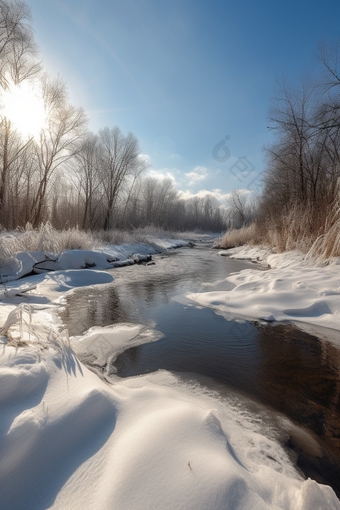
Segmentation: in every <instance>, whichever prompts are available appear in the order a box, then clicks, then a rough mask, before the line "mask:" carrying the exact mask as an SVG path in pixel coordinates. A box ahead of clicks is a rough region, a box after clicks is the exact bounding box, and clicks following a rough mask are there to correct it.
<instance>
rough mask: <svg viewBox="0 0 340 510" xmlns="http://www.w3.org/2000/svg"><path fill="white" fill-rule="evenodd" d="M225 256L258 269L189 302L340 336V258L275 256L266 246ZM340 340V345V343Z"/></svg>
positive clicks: (237, 275) (223, 253)
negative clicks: (321, 259)
mask: <svg viewBox="0 0 340 510" xmlns="http://www.w3.org/2000/svg"><path fill="white" fill-rule="evenodd" d="M219 254H220V255H221V256H227V257H230V258H232V259H238V260H247V261H250V262H253V263H255V264H260V265H261V266H262V267H263V269H268V270H267V271H258V270H253V269H246V270H243V271H241V272H240V273H235V274H233V275H230V276H228V277H227V278H226V280H227V281H228V282H230V283H232V284H233V285H234V286H235V287H234V288H233V289H232V290H229V289H228V290H225V291H224V290H222V291H215V292H204V293H189V294H187V297H189V298H190V299H192V300H193V301H196V302H197V303H199V304H200V305H201V306H208V307H211V308H213V309H214V310H216V311H218V312H219V313H232V314H236V315H239V316H243V317H247V318H256V319H262V320H265V321H269V322H275V321H276V322H281V321H290V322H297V323H305V324H312V325H315V326H321V327H325V328H331V329H334V330H337V331H340V273H339V264H340V258H334V259H331V260H330V261H328V264H327V265H325V264H323V263H320V262H316V261H315V260H313V259H306V257H305V256H304V255H303V254H302V253H301V252H298V251H292V252H284V253H277V254H273V253H271V252H269V251H268V250H267V249H265V248H263V247H254V246H242V247H238V248H233V249H230V250H222V251H220V252H219ZM339 341H340V340H339Z"/></svg>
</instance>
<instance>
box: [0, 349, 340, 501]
mask: <svg viewBox="0 0 340 510" xmlns="http://www.w3.org/2000/svg"><path fill="white" fill-rule="evenodd" d="M0 400H1V407H2V413H1V417H0V432H1V436H0V438H1V446H2V455H1V458H0V474H1V478H0V494H1V496H0V498H1V506H2V508H11V510H17V509H18V510H19V509H20V510H21V509H22V508H25V510H26V509H27V510H30V509H34V510H36V509H39V508H53V509H63V510H67V509H72V510H77V509H83V508H86V509H116V508H119V509H120V510H128V509H131V508H133V509H136V510H139V509H140V510H146V509H154V508H162V509H164V510H167V509H169V510H170V509H171V510H172V509H174V508H186V509H187V510H190V509H195V510H200V509H202V510H203V509H204V510H206V509H207V508H209V509H212V510H215V509H216V510H217V509H218V510H219V509H221V510H222V509H223V510H225V509H226V508H229V509H236V508H237V509H240V510H242V509H247V510H248V509H249V508H252V509H253V508H256V509H258V510H259V509H286V510H288V509H291V510H293V509H294V510H303V509H308V510H316V509H320V508H327V509H330V510H332V509H334V510H335V509H337V510H338V509H339V508H340V505H339V501H338V500H337V498H336V497H335V495H334V492H333V491H332V489H330V488H329V487H327V486H322V485H318V484H317V483H316V482H312V481H310V480H308V481H303V480H302V479H301V478H300V477H299V475H298V474H297V473H296V472H295V470H294V468H293V467H292V466H291V464H290V462H289V459H288V458H287V455H286V453H285V452H284V451H283V450H282V448H281V447H280V446H279V445H278V443H277V442H276V441H274V440H273V439H270V437H268V435H267V434H266V431H265V430H263V428H262V427H261V424H260V423H258V424H256V423H253V422H252V420H251V417H250V416H247V415H246V413H245V412H244V410H243V409H242V408H237V406H235V405H233V404H232V403H229V402H222V401H219V400H218V399H216V398H213V397H212V396H210V395H204V394H203V392H202V391H200V390H199V389H197V390H196V391H195V390H194V389H193V388H189V387H186V386H185V385H183V384H182V385H180V383H179V381H178V380H177V378H176V377H175V376H172V375H170V374H168V373H166V372H158V373H156V374H153V375H150V376H143V377H137V378H131V379H128V380H120V379H117V380H116V381H115V382H114V384H112V385H108V384H105V383H104V382H103V381H101V380H100V379H99V378H98V377H97V376H96V375H95V374H94V373H92V372H90V371H89V370H88V369H87V368H86V367H84V366H83V365H81V363H80V362H79V361H78V360H77V358H76V357H75V356H74V354H73V352H72V350H71V349H70V348H69V347H64V348H60V349H55V348H53V347H52V346H50V348H49V349H45V350H44V351H39V350H36V349H34V348H33V347H32V346H29V347H25V348H20V349H16V348H14V347H11V346H5V347H4V349H3V353H2V357H1V365H0ZM269 456H270V458H269Z"/></svg>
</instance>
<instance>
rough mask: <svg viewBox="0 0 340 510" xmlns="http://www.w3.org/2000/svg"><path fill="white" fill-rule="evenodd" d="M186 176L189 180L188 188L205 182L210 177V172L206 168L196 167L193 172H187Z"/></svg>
mask: <svg viewBox="0 0 340 510" xmlns="http://www.w3.org/2000/svg"><path fill="white" fill-rule="evenodd" d="M184 175H185V178H186V180H188V181H189V182H188V186H193V185H194V184H196V183H197V182H200V181H203V180H204V179H206V178H207V177H208V175H209V170H208V169H207V168H205V167H204V166H196V167H195V168H194V169H193V171H192V172H187V173H186V174H184Z"/></svg>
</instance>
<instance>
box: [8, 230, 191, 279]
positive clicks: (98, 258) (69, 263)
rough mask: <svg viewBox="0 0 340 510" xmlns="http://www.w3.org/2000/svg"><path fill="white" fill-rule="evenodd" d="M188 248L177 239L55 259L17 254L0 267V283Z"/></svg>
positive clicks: (42, 254)
mask: <svg viewBox="0 0 340 510" xmlns="http://www.w3.org/2000/svg"><path fill="white" fill-rule="evenodd" d="M189 244H190V242H189V241H184V240H179V239H153V240H152V244H141V243H139V244H138V243H135V244H122V245H111V246H105V248H103V249H101V250H65V251H64V252H63V253H62V254H61V255H60V256H59V257H56V256H55V255H54V254H51V253H45V252H42V251H32V252H21V253H17V254H16V255H15V257H14V258H13V259H12V260H10V261H8V263H7V264H6V265H4V266H0V280H1V282H2V283H6V282H9V281H13V280H17V279H19V278H22V277H23V276H25V275H28V274H30V273H31V272H32V271H33V272H36V273H41V272H46V271H48V270H53V271H58V270H66V269H86V268H91V267H97V268H98V269H109V268H113V267H120V266H126V265H130V264H135V263H138V262H141V261H143V260H146V259H147V257H149V256H150V255H155V254H157V253H161V252H163V251H165V250H169V249H174V248H180V247H182V246H188V245H189Z"/></svg>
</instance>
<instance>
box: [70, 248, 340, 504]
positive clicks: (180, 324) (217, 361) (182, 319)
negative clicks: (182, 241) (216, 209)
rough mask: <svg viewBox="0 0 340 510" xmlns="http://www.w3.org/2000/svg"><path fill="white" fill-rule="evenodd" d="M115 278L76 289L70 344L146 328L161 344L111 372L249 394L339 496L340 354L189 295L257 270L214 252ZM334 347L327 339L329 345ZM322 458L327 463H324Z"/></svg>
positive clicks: (178, 257)
mask: <svg viewBox="0 0 340 510" xmlns="http://www.w3.org/2000/svg"><path fill="white" fill-rule="evenodd" d="M154 260H155V265H152V266H145V265H134V266H129V267H125V268H120V269H115V270H113V275H114V278H115V280H114V282H113V283H112V284H109V285H105V286H98V287H95V286H94V287H91V288H90V290H89V288H84V289H77V291H76V292H74V293H72V294H71V295H70V296H68V297H67V306H66V307H65V309H64V311H63V312H61V316H62V319H63V321H64V322H65V323H66V324H67V326H68V328H69V332H70V335H80V334H82V333H83V332H84V331H86V330H87V329H89V328H90V327H92V326H105V325H109V324H117V323H121V322H134V323H138V324H141V323H142V324H147V325H149V326H150V325H151V326H153V327H155V328H156V329H157V330H159V331H160V332H161V333H162V334H163V337H162V338H161V339H160V340H158V341H157V342H153V343H147V344H143V345H139V346H137V347H132V348H129V349H127V350H126V351H125V352H124V353H123V354H121V355H120V356H118V358H117V359H116V360H115V361H114V366H112V367H109V369H111V370H112V373H115V372H117V375H118V376H120V377H127V376H133V375H139V374H146V373H149V372H153V371H156V370H159V369H166V370H169V371H172V372H175V373H176V374H179V375H180V376H181V377H183V378H184V379H185V378H191V379H195V380H197V381H199V382H201V383H202V384H204V385H206V386H210V387H212V388H214V389H216V388H218V391H219V392H220V393H222V394H223V392H226V393H227V392H230V390H231V389H232V390H233V391H235V390H236V391H238V392H241V393H242V394H243V395H246V396H247V397H249V398H250V399H252V400H253V401H255V402H256V401H257V402H260V403H261V404H264V405H265V406H268V407H269V408H270V409H274V410H276V411H278V412H279V413H282V414H284V415H286V416H288V417H289V418H290V419H291V420H293V421H294V422H295V423H297V424H298V425H299V426H302V427H304V428H305V429H307V430H308V431H309V433H310V434H311V436H312V437H313V438H314V439H316V441H317V442H318V444H319V453H318V454H317V455H316V454H315V452H314V451H311V449H309V447H308V445H306V444H301V442H299V441H298V440H297V439H296V438H295V437H293V436H292V435H290V436H289V437H288V439H287V437H285V440H284V441H285V445H286V447H287V448H289V449H290V450H291V451H292V452H294V456H295V457H294V458H295V460H296V463H297V465H298V466H299V468H300V469H301V470H302V472H303V473H304V474H305V475H306V476H310V477H312V478H314V479H316V480H317V481H319V482H323V483H328V484H330V485H331V486H332V487H333V488H334V490H336V492H337V494H338V495H339V494H340V460H339V459H340V401H339V399H340V339H339V344H338V345H339V347H337V346H336V344H335V343H334V341H333V342H329V341H327V340H325V339H321V338H320V337H319V335H318V336H317V335H312V334H308V333H306V332H304V331H302V330H300V329H299V328H298V327H297V326H295V325H291V324H290V325H289V324H278V325H275V326H271V325H268V324H264V323H259V322H257V321H249V320H242V319H240V318H238V319H236V320H235V318H233V317H231V316H221V315H217V314H216V313H215V312H214V311H213V310H211V309H208V308H201V307H199V306H196V305H195V304H194V303H192V302H190V301H189V300H187V299H186V298H185V297H184V295H185V293H186V292H189V291H190V292H195V291H198V292H200V291H203V292H204V291H210V290H219V289H225V290H231V289H232V287H233V285H232V284H230V283H228V282H226V281H225V278H226V276H227V275H228V274H230V273H232V272H235V271H240V270H242V269H245V268H249V267H252V268H253V269H258V270H263V269H261V268H260V267H259V266H257V265H254V264H251V263H247V262H240V261H235V260H230V259H228V258H226V257H220V256H218V255H217V253H216V251H214V250H211V249H210V244H209V243H207V242H202V243H200V244H199V245H198V246H197V247H195V248H194V249H190V248H184V249H181V250H174V251H171V252H169V253H167V254H164V255H159V256H156V257H155V258H154ZM325 335H326V337H327V332H326V333H325V334H324V335H323V336H325ZM320 451H321V453H320Z"/></svg>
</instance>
